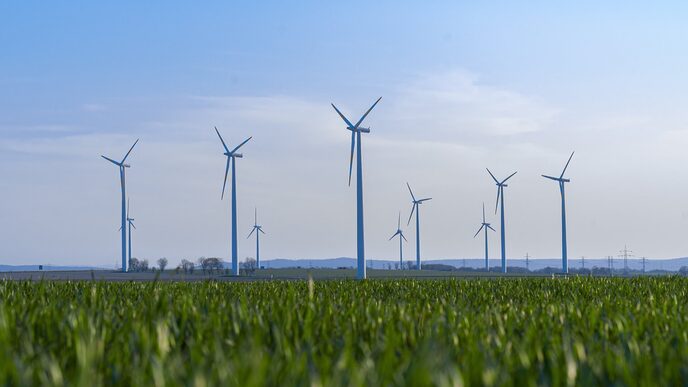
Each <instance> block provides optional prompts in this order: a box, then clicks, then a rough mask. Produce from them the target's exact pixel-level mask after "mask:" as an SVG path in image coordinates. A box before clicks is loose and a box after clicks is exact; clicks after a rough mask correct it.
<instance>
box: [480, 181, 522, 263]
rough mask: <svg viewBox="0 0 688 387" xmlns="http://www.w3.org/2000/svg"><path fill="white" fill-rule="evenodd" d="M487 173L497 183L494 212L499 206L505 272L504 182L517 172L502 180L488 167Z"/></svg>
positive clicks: (505, 185)
mask: <svg viewBox="0 0 688 387" xmlns="http://www.w3.org/2000/svg"><path fill="white" fill-rule="evenodd" d="M487 173H489V174H490V176H492V180H494V181H495V183H497V203H496V204H495V214H496V213H497V209H498V208H500V207H501V217H500V218H501V222H502V224H501V230H500V231H501V234H502V273H506V240H505V239H504V187H508V185H507V184H504V183H506V181H507V180H509V179H511V177H512V176H514V175H515V174H517V173H518V172H514V173H512V174H511V175H509V177H507V178H506V179H504V180H502V181H499V180H497V178H496V177H494V175H493V174H492V172H490V170H489V169H488V170H487ZM500 198H501V199H502V200H501V202H500V200H499V199H500ZM500 203H501V206H500Z"/></svg>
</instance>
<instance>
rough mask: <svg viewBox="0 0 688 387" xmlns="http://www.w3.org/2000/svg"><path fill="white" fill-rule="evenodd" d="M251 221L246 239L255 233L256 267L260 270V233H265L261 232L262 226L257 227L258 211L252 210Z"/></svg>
mask: <svg viewBox="0 0 688 387" xmlns="http://www.w3.org/2000/svg"><path fill="white" fill-rule="evenodd" d="M253 219H254V222H253V228H252V229H251V232H250V233H249V234H248V236H247V237H246V239H248V238H250V237H251V234H253V232H254V231H256V266H257V267H258V270H260V233H261V232H262V233H263V234H265V231H263V226H260V225H258V209H254V214H253Z"/></svg>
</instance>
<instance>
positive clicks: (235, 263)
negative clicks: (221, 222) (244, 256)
mask: <svg viewBox="0 0 688 387" xmlns="http://www.w3.org/2000/svg"><path fill="white" fill-rule="evenodd" d="M215 132H216V133H217V136H218V137H220V141H221V142H222V146H223V147H224V148H225V153H224V155H225V156H227V166H226V167H225V178H224V180H222V196H221V197H220V199H224V197H225V186H226V185H227V175H228V174H229V165H230V164H231V165H232V274H233V275H239V258H238V256H237V255H238V254H237V214H236V159H237V158H242V157H244V155H242V154H241V153H236V151H237V150H239V148H241V147H242V146H243V145H244V144H246V143H247V142H248V140H250V139H251V138H253V137H249V138H247V139H246V140H244V142H242V143H241V144H239V145H237V146H236V147H235V148H234V149H232V150H231V151H230V150H229V148H227V144H225V140H223V139H222V136H221V135H220V131H219V130H217V127H215Z"/></svg>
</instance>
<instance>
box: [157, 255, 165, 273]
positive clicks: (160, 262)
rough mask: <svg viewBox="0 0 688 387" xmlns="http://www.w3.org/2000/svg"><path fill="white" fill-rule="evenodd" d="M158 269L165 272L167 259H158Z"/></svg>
mask: <svg viewBox="0 0 688 387" xmlns="http://www.w3.org/2000/svg"><path fill="white" fill-rule="evenodd" d="M158 267H159V268H160V271H165V268H166V267H167V258H165V257H162V258H160V259H158Z"/></svg>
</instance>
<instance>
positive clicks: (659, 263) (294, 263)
mask: <svg viewBox="0 0 688 387" xmlns="http://www.w3.org/2000/svg"><path fill="white" fill-rule="evenodd" d="M484 262H485V261H484V260H483V259H476V258H467V259H465V260H464V259H432V260H428V261H423V263H424V264H442V265H451V266H454V267H456V268H460V267H463V266H464V265H465V266H466V267H471V268H481V267H483V266H484ZM398 263H399V262H398V261H392V260H379V259H371V260H368V267H372V268H374V269H387V268H388V265H391V266H392V268H395V264H398ZM413 263H415V260H413ZM489 263H490V267H495V266H500V260H499V259H490V262H489ZM507 263H508V266H512V267H523V268H525V267H526V260H525V259H522V258H519V259H509V260H508V261H507ZM613 263H614V269H616V270H620V269H623V259H619V258H615V259H614V262H613ZM261 264H262V266H264V267H266V268H273V269H280V268H287V267H302V268H310V267H312V268H337V267H355V266H356V259H355V258H346V257H340V258H325V259H271V260H263V261H262V262H261ZM581 265H582V262H581V259H580V258H575V259H569V268H572V269H573V268H580V267H581ZM682 266H688V257H684V258H672V259H647V260H646V261H645V270H647V271H651V270H667V271H678V270H679V269H680V268H681V267H682ZM528 267H529V269H530V270H539V269H544V268H546V267H552V268H559V267H561V258H556V259H555V258H544V259H530V262H529V265H528ZM585 267H586V268H592V267H603V268H606V267H607V259H606V258H594V259H588V258H586V259H585ZM642 267H643V264H642V260H640V259H629V260H628V268H629V269H631V270H641V269H642Z"/></svg>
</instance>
